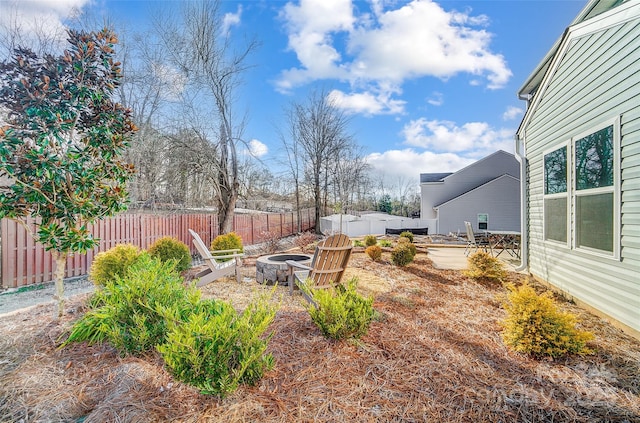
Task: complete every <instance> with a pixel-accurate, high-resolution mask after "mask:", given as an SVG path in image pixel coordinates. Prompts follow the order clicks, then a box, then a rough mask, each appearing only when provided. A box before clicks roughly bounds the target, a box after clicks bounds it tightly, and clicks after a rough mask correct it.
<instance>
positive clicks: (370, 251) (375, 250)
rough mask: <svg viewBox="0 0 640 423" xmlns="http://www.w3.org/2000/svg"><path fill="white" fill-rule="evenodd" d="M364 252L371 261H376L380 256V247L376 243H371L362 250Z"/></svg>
mask: <svg viewBox="0 0 640 423" xmlns="http://www.w3.org/2000/svg"><path fill="white" fill-rule="evenodd" d="M364 252H365V253H367V255H368V256H369V257H370V258H371V260H373V261H378V260H380V258H382V248H380V247H379V246H378V245H371V246H369V247H367V248H366V249H365V250H364Z"/></svg>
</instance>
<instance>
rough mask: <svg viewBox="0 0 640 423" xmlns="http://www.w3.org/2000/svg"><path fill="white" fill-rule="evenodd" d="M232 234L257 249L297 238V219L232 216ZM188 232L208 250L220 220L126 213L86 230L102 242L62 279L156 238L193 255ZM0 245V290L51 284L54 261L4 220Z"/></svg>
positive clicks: (76, 259)
mask: <svg viewBox="0 0 640 423" xmlns="http://www.w3.org/2000/svg"><path fill="white" fill-rule="evenodd" d="M300 214H301V219H300V220H301V221H300V224H301V225H300V227H301V229H302V230H303V231H305V230H308V229H311V228H313V227H314V226H315V221H314V220H315V217H314V213H313V210H311V209H305V210H302V211H301V212H300ZM27 224H28V227H29V228H30V229H31V231H32V232H35V230H36V225H35V221H34V220H29V221H28V222H27ZM233 228H234V231H235V232H236V233H237V234H238V235H240V237H241V238H242V242H243V244H244V245H252V244H259V243H261V242H263V241H265V240H266V239H267V238H269V237H273V236H278V237H284V236H289V235H292V234H294V233H296V232H297V231H298V219H297V213H295V212H292V213H269V214H236V215H235V216H234V219H233ZM188 229H193V230H194V231H196V232H197V233H198V234H199V235H200V237H201V238H202V240H203V241H204V242H205V243H206V244H207V245H209V244H210V243H211V241H212V240H213V238H215V237H216V236H218V216H217V215H214V214H166V215H159V214H144V213H135V214H134V213H126V214H120V215H117V216H114V217H111V218H107V219H104V220H101V221H99V222H97V223H95V224H94V225H92V226H90V228H89V230H90V231H91V233H92V234H93V236H94V237H95V238H98V239H100V241H99V243H98V247H97V248H95V249H93V250H91V251H88V252H87V254H73V255H72V256H70V257H69V258H68V259H67V267H66V275H65V277H67V278H71V277H76V276H83V275H86V274H87V273H88V271H89V268H90V267H91V263H92V262H93V258H94V257H95V255H96V254H97V253H99V252H101V251H106V250H108V249H110V248H111V247H114V246H116V245H118V244H127V243H128V244H133V245H135V246H137V247H139V248H141V249H146V248H148V247H149V246H150V245H151V244H152V243H153V242H154V241H155V240H157V239H158V238H162V237H163V236H172V237H174V238H177V239H179V240H180V241H182V242H184V243H185V244H187V245H188V246H189V248H190V249H191V252H192V253H195V249H194V248H193V243H192V242H191V236H190V235H189V232H188V231H187V230H188ZM0 241H1V242H0V255H1V261H0V262H1V265H2V268H1V270H0V275H1V276H2V279H0V287H2V288H17V287H20V286H25V285H33V284H39V283H43V282H48V281H51V280H53V279H54V277H55V276H54V272H55V260H54V258H53V255H52V254H51V253H50V252H47V251H45V250H44V246H43V245H41V244H38V243H36V242H35V241H34V240H33V237H32V236H31V235H30V234H29V233H28V231H27V230H26V229H25V228H24V227H23V226H22V225H20V224H18V223H16V222H14V221H12V220H10V219H2V220H1V221H0Z"/></svg>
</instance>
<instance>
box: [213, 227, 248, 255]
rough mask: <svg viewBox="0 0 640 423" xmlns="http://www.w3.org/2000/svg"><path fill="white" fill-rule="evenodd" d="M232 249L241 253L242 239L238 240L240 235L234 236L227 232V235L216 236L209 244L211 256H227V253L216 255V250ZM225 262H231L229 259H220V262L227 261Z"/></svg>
mask: <svg viewBox="0 0 640 423" xmlns="http://www.w3.org/2000/svg"><path fill="white" fill-rule="evenodd" d="M234 249H238V250H240V251H239V252H242V251H243V247H242V238H240V235H238V234H236V233H235V232H229V233H228V234H224V235H218V236H217V237H215V239H214V240H213V241H212V242H211V251H212V252H211V254H212V255H214V256H215V255H226V254H229V253H218V254H216V252H215V251H216V250H234ZM227 260H231V259H220V261H227Z"/></svg>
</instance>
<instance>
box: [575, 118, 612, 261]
mask: <svg viewBox="0 0 640 423" xmlns="http://www.w3.org/2000/svg"><path fill="white" fill-rule="evenodd" d="M614 141H615V140H614V130H613V125H609V126H607V127H606V128H603V129H600V130H598V131H596V132H593V133H591V134H589V135H587V136H584V137H581V138H579V139H577V140H576V141H575V142H574V151H575V166H574V174H575V212H576V216H575V246H576V248H588V249H595V250H600V251H603V252H607V253H612V254H613V253H614V246H613V244H614V237H615V235H616V234H615V233H614V232H615V231H614V226H615V221H616V213H615V210H614V209H615V208H614V201H615V195H614V193H615V188H614V187H615V184H614V182H615V181H614V179H615V169H614V163H615V161H614V155H615V148H614V147H615V146H614Z"/></svg>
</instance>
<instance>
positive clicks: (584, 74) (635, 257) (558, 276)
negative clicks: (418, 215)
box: [519, 2, 640, 331]
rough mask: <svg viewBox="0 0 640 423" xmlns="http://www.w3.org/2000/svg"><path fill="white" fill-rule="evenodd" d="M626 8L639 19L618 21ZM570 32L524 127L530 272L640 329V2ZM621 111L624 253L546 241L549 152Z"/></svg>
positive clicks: (628, 325)
mask: <svg viewBox="0 0 640 423" xmlns="http://www.w3.org/2000/svg"><path fill="white" fill-rule="evenodd" d="M620 13H626V15H625V16H626V17H621V18H619V19H629V17H632V20H630V21H627V22H624V23H616V22H615V21H614V19H615V18H614V17H616V16H618V17H620V16H621V15H620ZM593 31H595V32H593ZM569 37H570V38H569V40H570V42H569V44H568V48H567V49H566V51H564V52H563V50H562V49H561V50H560V51H559V54H560V56H558V57H561V58H562V60H561V62H560V63H559V65H558V66H557V68H555V72H553V73H552V74H549V75H547V78H549V79H546V81H548V83H545V82H544V81H543V87H542V88H541V90H543V91H540V93H539V95H540V98H539V99H534V104H533V105H532V109H531V111H530V112H528V113H532V114H531V117H530V119H529V121H528V122H527V121H526V119H527V117H526V116H525V122H527V123H526V125H523V127H521V129H520V131H519V133H520V134H521V136H522V135H524V138H525V146H526V155H527V159H528V170H529V171H528V172H529V184H528V193H527V194H528V209H529V213H528V225H529V263H530V271H531V273H532V274H533V275H534V276H536V277H538V278H540V279H543V280H545V281H547V282H549V283H550V284H552V285H554V286H556V287H558V288H560V289H561V290H563V291H565V292H566V293H568V294H570V295H571V296H574V297H575V298H577V299H579V300H581V301H583V302H585V303H587V304H589V305H591V306H593V307H594V308H596V309H598V310H600V311H602V312H603V313H605V314H607V315H609V316H611V317H613V318H615V319H616V320H618V321H619V322H621V323H622V324H623V325H625V326H627V327H629V328H631V329H632V330H635V331H640V306H639V305H640V277H639V276H638V275H639V270H640V83H639V80H638V73H637V72H638V63H640V4H639V3H638V2H633V5H632V6H631V7H629V6H628V5H623V6H619V7H617V8H616V9H613V10H611V11H609V12H607V13H605V14H603V15H600V16H598V17H596V18H593V19H590V20H588V21H586V22H584V23H582V24H579V25H576V26H575V27H573V28H571V33H570V35H569ZM573 37H575V39H572V38H573ZM552 66H553V65H552ZM551 70H552V71H553V68H552V69H551ZM536 102H539V103H537V104H536ZM615 117H619V118H620V122H621V142H620V145H621V152H620V169H621V171H620V175H621V191H620V194H621V195H620V200H621V204H620V212H621V216H620V217H621V220H620V222H621V225H620V235H621V237H620V257H619V258H612V257H603V256H599V255H597V254H593V253H588V252H584V251H577V250H575V249H572V248H571V247H570V246H564V245H559V244H557V243H553V242H548V241H547V242H545V241H544V239H543V220H542V219H543V155H544V153H545V152H549V151H550V150H551V149H553V148H556V147H557V148H559V147H561V146H562V145H563V144H565V143H567V141H568V140H569V139H570V138H571V137H573V136H576V135H579V134H580V133H582V132H584V131H586V130H590V129H593V127H594V124H595V123H599V122H606V121H610V120H611V119H613V118H615ZM571 215H572V216H573V214H571ZM573 223H574V222H573V219H572V220H571V222H570V223H569V227H570V228H572V227H573ZM570 235H571V234H570Z"/></svg>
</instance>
